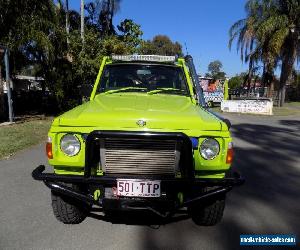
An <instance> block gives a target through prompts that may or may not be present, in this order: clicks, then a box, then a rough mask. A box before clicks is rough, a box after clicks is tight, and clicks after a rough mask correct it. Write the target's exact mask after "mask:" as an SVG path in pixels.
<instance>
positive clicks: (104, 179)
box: [32, 165, 245, 217]
mask: <svg viewBox="0 0 300 250" xmlns="http://www.w3.org/2000/svg"><path fill="white" fill-rule="evenodd" d="M44 171H45V166H44V165H40V166H38V167H37V168H36V169H35V170H33V172H32V177H33V179H35V180H38V181H43V182H44V183H45V185H46V186H47V187H48V188H50V189H51V190H53V191H55V192H57V193H60V194H63V195H66V196H69V197H72V198H74V199H77V200H80V201H83V202H86V203H88V204H94V205H98V206H101V205H102V200H95V199H94V197H93V195H91V194H86V193H83V192H80V191H78V190H75V189H73V188H70V187H68V186H66V185H64V184H63V183H76V184H97V185H103V186H116V184H117V177H110V176H90V177H84V176H76V175H57V174H52V173H44ZM147 179H157V177H156V178H153V177H152V178H149V177H147ZM244 182H245V179H244V178H243V177H241V176H240V174H239V173H237V172H234V173H233V174H232V176H231V177H225V178H222V179H210V178H205V179H204V178H193V179H186V178H180V179H176V178H169V179H167V178H163V179H161V186H162V188H163V187H167V189H169V190H174V189H178V190H181V189H184V190H186V189H189V188H197V187H199V188H201V187H217V188H214V189H213V190H209V191H207V192H203V193H201V194H200V195H198V196H196V197H193V198H190V199H187V200H185V201H183V202H182V203H181V204H179V205H177V207H176V208H175V209H179V208H181V207H185V206H187V205H190V204H192V203H194V202H198V201H201V200H205V199H208V198H213V197H215V196H218V195H222V194H225V193H227V192H229V191H230V190H231V189H232V188H233V186H237V185H242V184H243V183H244ZM124 206H126V205H124ZM128 208H129V207H128ZM132 208H133V209H137V208H136V207H135V208H134V207H132ZM144 208H146V209H148V210H151V211H153V212H154V213H156V214H158V215H160V216H161V217H166V216H167V214H168V213H167V214H163V213H161V212H160V211H159V210H157V209H154V208H153V207H152V206H151V205H149V206H147V207H144Z"/></svg>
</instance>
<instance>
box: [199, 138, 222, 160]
mask: <svg viewBox="0 0 300 250" xmlns="http://www.w3.org/2000/svg"><path fill="white" fill-rule="evenodd" d="M219 152H220V146H219V143H218V142H217V141H216V140H215V139H212V138H207V139H205V140H204V141H203V142H202V143H201V146H200V153H201V155H202V157H203V158H204V159H206V160H212V159H214V158H215V157H216V156H217V155H218V153H219Z"/></svg>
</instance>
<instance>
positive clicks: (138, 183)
mask: <svg viewBox="0 0 300 250" xmlns="http://www.w3.org/2000/svg"><path fill="white" fill-rule="evenodd" d="M117 195H118V196H130V197H159V196H160V181H156V180H151V181H150V180H133V179H129V180H128V179H118V180H117Z"/></svg>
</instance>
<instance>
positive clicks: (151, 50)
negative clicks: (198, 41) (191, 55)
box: [139, 35, 183, 56]
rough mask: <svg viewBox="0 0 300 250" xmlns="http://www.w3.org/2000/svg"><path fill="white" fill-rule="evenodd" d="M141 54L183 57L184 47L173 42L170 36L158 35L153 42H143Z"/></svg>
mask: <svg viewBox="0 0 300 250" xmlns="http://www.w3.org/2000/svg"><path fill="white" fill-rule="evenodd" d="M139 52H140V53H141V54H145V55H146V54H149V55H165V56H182V55H183V52H182V46H181V45H180V44H179V43H178V42H172V41H171V39H170V38H169V37H168V36H165V35H157V36H155V37H154V38H153V39H152V40H147V41H143V42H142V44H141V47H140V49H139Z"/></svg>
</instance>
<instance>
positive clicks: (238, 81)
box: [228, 75, 244, 89]
mask: <svg viewBox="0 0 300 250" xmlns="http://www.w3.org/2000/svg"><path fill="white" fill-rule="evenodd" d="M243 82H244V79H243V77H241V75H236V76H234V77H231V78H230V79H229V81H228V86H229V88H230V89H235V88H238V87H241V86H242V84H243Z"/></svg>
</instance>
